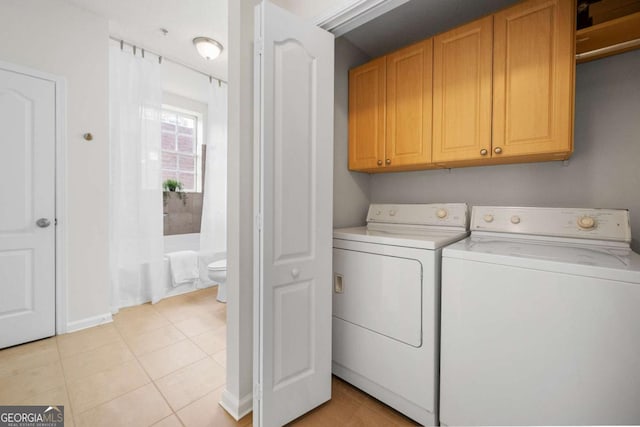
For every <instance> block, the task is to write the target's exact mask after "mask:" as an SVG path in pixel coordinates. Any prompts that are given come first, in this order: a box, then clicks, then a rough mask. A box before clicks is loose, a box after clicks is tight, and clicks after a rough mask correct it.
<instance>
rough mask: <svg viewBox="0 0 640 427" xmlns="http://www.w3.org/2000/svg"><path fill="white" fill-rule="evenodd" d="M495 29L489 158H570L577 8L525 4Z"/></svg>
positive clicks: (534, 1)
mask: <svg viewBox="0 0 640 427" xmlns="http://www.w3.org/2000/svg"><path fill="white" fill-rule="evenodd" d="M494 25H495V35H494V38H495V40H494V71H493V73H494V74H493V87H494V98H493V149H494V154H493V155H494V156H497V155H496V152H497V151H501V154H499V156H503V157H507V156H526V155H531V154H534V155H535V154H543V153H559V152H571V151H572V147H573V96H574V70H575V59H574V49H575V35H574V32H575V30H574V28H575V2H574V1H572V0H531V1H527V2H524V3H521V4H518V5H516V6H514V7H511V8H509V9H506V10H504V11H502V12H500V13H498V14H496V15H495V21H494Z"/></svg>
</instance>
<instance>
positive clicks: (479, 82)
mask: <svg viewBox="0 0 640 427" xmlns="http://www.w3.org/2000/svg"><path fill="white" fill-rule="evenodd" d="M492 32H493V17H491V16H488V17H486V18H483V19H480V20H477V21H474V22H471V23H469V24H466V25H463V26H461V27H458V28H456V29H454V30H452V31H448V32H446V33H443V34H440V35H438V36H436V37H435V41H434V48H433V49H434V69H433V162H434V163H438V162H447V161H464V160H473V159H481V158H483V157H487V158H488V157H490V156H489V154H488V153H489V151H490V150H491V66H492V50H493V49H492V39H493V34H492ZM483 150H486V151H483ZM481 153H485V154H484V155H483V154H481Z"/></svg>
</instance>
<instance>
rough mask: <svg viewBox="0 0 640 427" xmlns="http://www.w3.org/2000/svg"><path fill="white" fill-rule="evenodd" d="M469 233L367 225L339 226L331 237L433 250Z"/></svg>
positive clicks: (453, 230) (464, 231)
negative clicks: (393, 229) (374, 227)
mask: <svg viewBox="0 0 640 427" xmlns="http://www.w3.org/2000/svg"><path fill="white" fill-rule="evenodd" d="M468 235H469V232H468V231H466V230H459V229H449V230H447V229H431V230H425V229H415V228H414V229H411V228H409V227H405V228H404V229H398V230H395V231H390V230H371V229H369V228H367V227H352V228H339V229H336V230H333V238H334V239H340V240H351V241H356V242H363V243H376V244H381V245H391V246H402V247H407V248H417V249H430V250H435V249H438V248H441V247H443V246H446V245H448V244H450V243H453V242H457V241H458V240H460V239H463V238H465V237H466V236H468Z"/></svg>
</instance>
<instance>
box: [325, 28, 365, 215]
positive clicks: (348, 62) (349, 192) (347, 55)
mask: <svg viewBox="0 0 640 427" xmlns="http://www.w3.org/2000/svg"><path fill="white" fill-rule="evenodd" d="M368 60H369V57H368V56H367V55H366V54H364V53H363V52H362V51H360V50H359V49H358V48H357V47H355V46H354V45H353V44H351V42H349V41H348V40H346V39H345V38H339V39H336V45H335V70H336V72H335V111H334V120H335V122H334V135H333V138H334V152H333V164H334V167H333V226H334V228H340V227H349V226H353V225H360V224H361V223H362V221H363V220H364V217H365V215H366V213H367V208H368V206H369V198H370V195H369V181H370V179H371V178H370V177H369V175H368V174H364V173H357V172H349V170H348V168H347V163H348V159H349V153H348V149H349V68H352V67H355V66H356V65H360V64H362V63H364V62H367V61H368Z"/></svg>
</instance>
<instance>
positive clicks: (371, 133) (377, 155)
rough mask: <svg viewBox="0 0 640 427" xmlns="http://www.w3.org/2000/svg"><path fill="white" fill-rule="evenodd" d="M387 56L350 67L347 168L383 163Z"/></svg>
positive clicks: (368, 167)
mask: <svg viewBox="0 0 640 427" xmlns="http://www.w3.org/2000/svg"><path fill="white" fill-rule="evenodd" d="M386 84H387V60H386V57H382V58H378V59H376V60H373V61H371V62H368V63H366V64H364V65H361V66H359V67H356V68H353V69H351V70H349V169H351V170H371V169H375V168H377V167H379V166H382V165H383V164H384V155H385V152H384V149H385V132H386V131H385V125H386Z"/></svg>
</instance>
